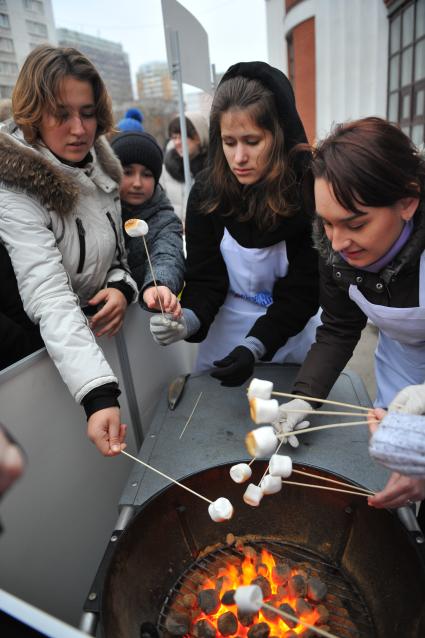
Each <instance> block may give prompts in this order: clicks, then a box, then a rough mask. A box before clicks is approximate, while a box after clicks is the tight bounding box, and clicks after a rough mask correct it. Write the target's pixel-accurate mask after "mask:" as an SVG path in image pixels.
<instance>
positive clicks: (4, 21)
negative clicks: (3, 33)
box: [0, 13, 10, 29]
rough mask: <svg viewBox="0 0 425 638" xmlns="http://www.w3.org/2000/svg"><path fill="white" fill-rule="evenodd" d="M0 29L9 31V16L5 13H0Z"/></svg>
mask: <svg viewBox="0 0 425 638" xmlns="http://www.w3.org/2000/svg"><path fill="white" fill-rule="evenodd" d="M0 27H4V28H5V29H10V22H9V16H8V15H7V13H0Z"/></svg>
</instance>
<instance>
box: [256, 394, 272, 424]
mask: <svg viewBox="0 0 425 638" xmlns="http://www.w3.org/2000/svg"><path fill="white" fill-rule="evenodd" d="M249 409H250V413H251V419H252V420H253V421H254V423H257V424H259V423H273V422H274V421H277V420H278V418H279V403H278V402H277V401H276V399H259V398H258V397H254V398H253V399H251V400H250V402H249Z"/></svg>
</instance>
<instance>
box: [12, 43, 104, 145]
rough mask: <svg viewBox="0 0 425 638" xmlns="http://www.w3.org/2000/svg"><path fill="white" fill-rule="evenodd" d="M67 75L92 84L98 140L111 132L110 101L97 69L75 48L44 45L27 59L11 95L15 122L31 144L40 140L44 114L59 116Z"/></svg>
mask: <svg viewBox="0 0 425 638" xmlns="http://www.w3.org/2000/svg"><path fill="white" fill-rule="evenodd" d="M66 76H71V77H73V78H75V79H77V80H81V81H83V82H89V83H90V84H91V86H92V88H93V93H94V102H95V106H96V119H97V131H96V137H98V136H99V135H101V134H102V133H108V132H109V131H110V130H112V128H113V116H112V108H111V100H110V97H109V95H108V93H107V91H106V88H105V85H104V83H103V80H102V78H101V77H100V75H99V73H98V72H97V70H96V67H95V66H94V65H93V64H92V63H91V62H90V60H88V58H86V57H85V56H84V55H83V54H82V53H80V52H79V51H77V50H76V49H72V48H62V47H52V46H50V45H46V44H42V45H40V46H38V47H36V48H35V49H34V50H33V51H31V53H30V54H29V56H28V57H27V58H26V60H25V62H24V64H23V66H22V69H21V71H20V73H19V76H18V79H17V81H16V84H15V88H14V90H13V94H12V109H13V117H14V120H15V122H16V124H17V125H18V126H19V127H20V128H21V129H22V131H23V134H24V137H25V139H26V141H27V142H29V143H30V144H33V143H34V142H35V141H36V139H37V137H38V132H39V127H40V123H41V120H42V117H43V114H44V113H46V112H49V113H52V114H56V112H57V102H58V98H59V97H60V93H61V89H62V82H63V80H64V78H65V77H66Z"/></svg>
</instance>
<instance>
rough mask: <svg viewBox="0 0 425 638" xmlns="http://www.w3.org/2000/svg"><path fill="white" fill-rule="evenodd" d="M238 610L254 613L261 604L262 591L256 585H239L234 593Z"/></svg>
mask: <svg viewBox="0 0 425 638" xmlns="http://www.w3.org/2000/svg"><path fill="white" fill-rule="evenodd" d="M234 600H235V603H236V606H237V608H238V610H239V611H240V612H242V613H244V614H245V613H246V614H254V613H255V612H257V611H259V610H260V609H261V607H262V606H263V592H262V591H261V588H260V587H259V586H258V585H241V586H240V587H238V588H237V589H236V591H235V594H234Z"/></svg>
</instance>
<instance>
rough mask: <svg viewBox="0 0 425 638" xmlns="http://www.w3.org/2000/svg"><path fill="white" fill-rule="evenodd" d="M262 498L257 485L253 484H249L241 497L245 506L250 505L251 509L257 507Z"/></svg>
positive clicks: (260, 490)
mask: <svg viewBox="0 0 425 638" xmlns="http://www.w3.org/2000/svg"><path fill="white" fill-rule="evenodd" d="M262 498H263V490H262V489H261V487H258V485H254V483H250V484H249V485H248V487H247V488H246V490H245V493H244V495H243V500H244V501H245V503H246V504H247V505H252V507H258V506H259V504H260V501H261V499H262Z"/></svg>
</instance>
